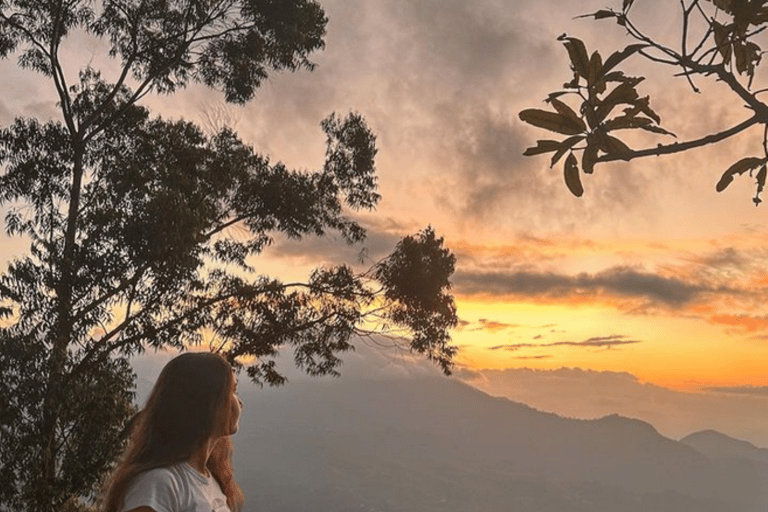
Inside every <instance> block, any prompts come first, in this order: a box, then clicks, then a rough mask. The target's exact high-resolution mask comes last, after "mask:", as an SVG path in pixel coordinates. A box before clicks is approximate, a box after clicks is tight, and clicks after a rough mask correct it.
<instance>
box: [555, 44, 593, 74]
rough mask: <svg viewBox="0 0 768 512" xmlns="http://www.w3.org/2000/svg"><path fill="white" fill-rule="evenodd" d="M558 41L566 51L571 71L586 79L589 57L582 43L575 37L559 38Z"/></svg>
mask: <svg viewBox="0 0 768 512" xmlns="http://www.w3.org/2000/svg"><path fill="white" fill-rule="evenodd" d="M558 39H559V40H560V41H563V44H564V45H565V49H566V50H568V56H569V57H570V58H571V64H572V65H573V69H574V70H575V71H576V72H577V73H578V74H579V75H580V76H581V77H582V78H587V76H588V73H589V55H588V54H587V48H586V47H585V46H584V43H583V42H582V41H581V40H580V39H576V38H575V37H566V36H560V37H558Z"/></svg>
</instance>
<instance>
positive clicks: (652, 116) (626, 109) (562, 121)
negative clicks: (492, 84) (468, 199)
mask: <svg viewBox="0 0 768 512" xmlns="http://www.w3.org/2000/svg"><path fill="white" fill-rule="evenodd" d="M636 4H637V2H635V1H634V0H624V1H623V2H622V7H621V9H619V10H614V9H610V8H608V9H601V10H598V11H596V12H594V13H591V14H587V15H584V16H581V17H589V18H593V19H595V20H611V19H612V20H614V21H615V22H616V23H617V24H618V25H620V26H621V27H623V28H624V29H625V30H626V32H627V34H628V35H629V36H630V37H631V38H633V39H635V40H636V42H635V43H632V44H629V45H627V46H626V47H624V48H622V49H620V50H618V51H615V52H613V53H612V54H611V55H610V56H609V57H608V58H607V59H605V61H604V62H603V61H602V59H601V58H600V54H599V53H598V52H594V53H592V54H591V55H589V54H588V53H587V51H586V49H585V47H584V44H583V43H582V42H581V41H580V40H578V39H576V38H572V37H567V36H562V37H561V38H560V40H561V41H563V44H564V45H565V47H566V50H567V52H568V56H569V60H570V67H571V69H572V71H573V73H574V75H573V79H572V80H571V81H570V82H568V83H567V84H565V86H564V89H563V90H561V91H556V92H554V93H552V94H550V95H549V98H548V99H547V101H548V102H549V103H550V104H551V105H552V106H553V107H554V109H555V112H551V111H546V110H540V109H527V110H524V111H522V112H521V113H520V118H521V119H522V120H523V121H525V122H527V123H529V124H532V125H534V126H536V127H539V128H544V129H546V130H549V131H553V132H555V133H558V134H561V135H566V136H568V137H567V138H565V139H563V140H540V141H538V144H537V146H535V147H532V148H529V149H528V150H527V151H526V152H525V154H526V155H537V154H542V153H550V152H551V153H554V156H553V158H552V160H551V164H552V165H554V164H555V163H556V162H557V161H558V160H559V159H560V158H562V157H563V156H565V155H567V157H566V160H565V165H564V174H565V181H566V184H567V186H568V188H569V190H570V191H571V192H572V193H574V194H575V195H577V196H579V195H581V194H582V193H583V187H582V185H581V178H580V169H579V164H580V166H581V170H582V171H583V172H585V173H591V172H592V170H593V168H594V165H595V164H596V163H599V162H608V161H616V160H624V161H629V160H633V159H636V158H641V157H646V156H659V155H664V154H673V153H680V152H684V151H689V150H692V149H695V148H699V147H703V146H706V145H708V144H714V143H717V142H720V141H723V140H726V139H729V138H731V137H734V136H736V135H739V134H741V133H742V132H745V131H746V130H748V129H749V128H751V127H752V126H755V125H763V127H766V126H768V105H766V104H765V103H763V101H762V100H761V99H760V98H759V94H760V93H761V92H762V91H761V90H757V91H753V90H752V86H753V81H754V80H755V78H756V76H757V75H756V70H757V68H758V67H759V65H760V63H761V59H762V54H763V50H762V46H761V43H760V41H759V40H758V36H759V35H760V34H761V33H762V32H763V31H764V30H765V29H766V27H768V5H767V4H768V2H766V1H765V0H686V1H683V2H680V9H681V14H682V24H681V35H680V45H679V47H677V48H675V47H671V46H668V45H665V44H663V43H662V42H660V41H658V40H656V39H654V38H653V37H651V36H649V35H647V34H646V33H645V32H644V31H643V30H641V29H640V28H639V27H638V26H637V25H635V23H634V22H633V20H632V17H631V16H630V10H631V9H632V8H633V6H636ZM631 55H639V56H641V57H643V58H644V59H646V60H648V61H650V62H652V63H654V64H657V65H667V66H673V67H675V68H677V69H679V70H680V73H679V76H682V77H684V78H685V79H686V80H687V81H688V83H689V84H690V86H691V88H692V89H693V90H694V91H695V92H699V91H700V89H699V88H698V87H697V86H696V80H697V79H709V78H712V77H714V78H715V79H717V80H719V81H721V82H723V83H725V84H726V85H727V86H728V88H730V90H731V91H732V92H733V93H734V95H735V97H736V98H737V99H738V101H740V102H741V103H742V104H744V106H745V107H746V108H747V109H748V110H749V111H751V112H752V116H751V117H749V118H748V119H746V120H744V121H742V122H740V123H738V124H736V125H734V126H731V127H728V128H726V129H723V130H721V131H713V133H709V134H707V135H705V136H703V137H700V138H698V139H692V140H689V141H686V142H680V143H678V142H675V143H672V144H666V145H665V144H657V145H656V146H655V147H653V146H652V147H647V148H644V149H631V148H629V147H628V146H627V145H626V144H625V143H624V142H623V141H622V140H620V139H619V138H617V137H616V136H615V134H613V133H610V132H615V131H617V130H635V131H638V130H640V131H648V132H653V133H658V134H662V135H673V134H672V133H670V132H669V131H667V130H665V129H663V128H662V127H661V126H660V118H659V116H658V115H657V114H656V113H655V112H654V111H653V110H652V109H651V107H650V101H649V98H648V97H640V95H639V94H638V92H637V90H636V86H637V85H638V84H639V83H640V81H642V78H639V77H638V78H634V77H629V76H625V75H624V74H623V73H622V72H621V71H618V70H617V69H616V66H617V65H618V64H620V63H622V62H623V61H624V60H625V59H627V57H629V56H631ZM612 86H613V87H612ZM564 94H569V95H572V96H576V97H578V98H579V99H580V100H581V101H580V105H579V106H578V108H571V107H570V106H568V105H567V104H565V103H564V102H562V101H559V100H558V98H560V97H561V96H562V95H564ZM619 106H621V107H622V108H623V112H622V113H620V114H619V115H613V112H614V111H615V109H616V108H617V107H619ZM766 137H768V131H765V130H764V137H763V145H762V146H763V147H762V153H763V156H744V157H742V158H739V159H738V160H736V162H735V163H734V164H733V165H732V166H730V167H729V168H728V169H726V171H725V172H724V173H723V175H722V178H721V179H720V181H719V182H718V184H717V186H716V190H717V191H718V192H719V191H722V190H724V189H725V188H726V187H727V186H728V184H730V183H731V182H732V181H733V177H734V176H735V175H738V174H743V173H745V172H747V171H749V174H750V175H753V171H757V172H756V174H754V176H753V177H754V178H755V180H756V193H755V196H754V199H753V201H754V202H755V204H759V203H760V202H761V199H760V194H761V192H762V191H763V188H764V184H765V177H764V176H765V173H764V172H763V171H762V165H763V164H764V163H765V161H766V158H768V142H766V141H767V140H768V139H766ZM576 151H581V152H582V153H581V159H580V161H579V159H577V158H576V155H575V154H574V152H576ZM758 169H759V170H758Z"/></svg>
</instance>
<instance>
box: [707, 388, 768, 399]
mask: <svg viewBox="0 0 768 512" xmlns="http://www.w3.org/2000/svg"><path fill="white" fill-rule="evenodd" d="M702 391H709V392H713V393H728V394H733V395H752V396H761V397H768V386H719V387H710V388H703V389H702Z"/></svg>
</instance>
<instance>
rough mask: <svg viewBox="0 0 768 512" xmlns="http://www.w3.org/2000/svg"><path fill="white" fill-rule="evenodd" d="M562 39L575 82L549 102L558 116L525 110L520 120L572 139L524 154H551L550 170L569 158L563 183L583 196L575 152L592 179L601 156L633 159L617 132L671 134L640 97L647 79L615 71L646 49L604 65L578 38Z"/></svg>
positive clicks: (615, 55)
mask: <svg viewBox="0 0 768 512" xmlns="http://www.w3.org/2000/svg"><path fill="white" fill-rule="evenodd" d="M559 39H560V40H561V41H562V42H563V45H564V46H565V48H566V50H567V51H568V56H569V58H570V62H571V70H572V71H573V78H572V79H571V80H570V81H569V82H567V83H565V84H564V85H563V90H561V91H557V92H554V93H552V94H550V95H549V97H548V98H547V100H546V101H547V103H549V104H550V105H551V106H552V107H553V108H554V112H553V111H549V110H541V109H527V110H523V111H522V112H520V114H519V115H520V119H521V120H522V121H524V122H526V123H528V124H531V125H533V126H536V127H538V128H544V129H546V130H549V131H552V132H555V133H558V134H561V135H567V136H568V137H567V138H565V139H563V140H539V141H538V142H537V145H536V146H534V147H531V148H528V149H527V150H526V151H525V153H524V154H525V155H527V156H531V155H539V154H543V153H553V155H552V159H551V161H550V167H552V166H554V165H555V164H556V163H557V162H558V161H559V160H560V159H561V158H562V157H563V156H566V155H567V156H566V159H565V165H564V167H563V174H564V177H565V183H566V185H567V186H568V189H569V190H570V191H571V193H573V194H574V195H575V196H581V195H582V194H583V193H584V188H583V186H582V184H581V177H580V169H579V160H578V159H577V157H576V154H575V153H576V151H579V152H581V170H582V171H583V172H584V173H587V174H591V173H592V172H593V170H594V166H595V164H596V163H597V162H598V161H599V158H600V157H601V156H603V155H605V156H606V157H608V158H613V159H627V158H628V157H629V154H630V152H631V150H630V149H629V147H628V146H627V145H626V144H625V143H624V142H623V141H622V140H621V139H619V138H618V137H617V136H616V133H615V132H617V131H619V130H631V129H639V130H645V131H649V132H654V133H663V134H667V135H673V134H672V133H670V132H668V131H667V130H665V129H663V128H661V127H660V126H659V123H660V122H661V119H660V118H659V116H658V114H656V112H654V111H653V109H651V107H650V99H649V97H648V96H645V97H641V96H640V94H639V93H638V92H637V85H638V84H639V83H640V82H642V80H643V79H642V78H638V77H630V76H626V75H625V74H624V73H623V72H622V71H619V70H616V69H615V68H616V66H617V65H619V64H620V63H621V62H622V61H624V60H625V59H626V58H627V57H629V56H631V55H633V54H634V53H637V52H638V51H640V50H642V49H643V48H645V47H646V46H647V45H644V44H636V45H630V46H628V47H626V48H624V49H623V50H621V51H617V52H614V53H612V54H611V55H610V56H609V57H608V58H607V59H606V60H605V62H603V58H602V56H601V55H600V53H599V52H598V51H594V52H592V54H591V55H590V54H589V53H588V52H587V49H586V47H585V45H584V43H583V42H582V41H581V40H580V39H577V38H575V37H567V36H561V37H560V38H559ZM563 97H574V98H576V100H577V101H578V102H579V105H578V107H577V108H576V109H574V108H572V107H571V106H569V105H568V104H567V103H566V102H564V101H563V100H562V99H561V98H563ZM619 109H620V111H619Z"/></svg>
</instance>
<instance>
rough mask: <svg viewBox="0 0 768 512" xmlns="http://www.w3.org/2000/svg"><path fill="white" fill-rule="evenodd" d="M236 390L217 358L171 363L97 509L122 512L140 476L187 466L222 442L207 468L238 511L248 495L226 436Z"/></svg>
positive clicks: (193, 356)
mask: <svg viewBox="0 0 768 512" xmlns="http://www.w3.org/2000/svg"><path fill="white" fill-rule="evenodd" d="M234 387H235V376H234V374H233V372H232V367H231V366H230V365H229V363H228V362H227V361H226V359H224V358H223V357H222V356H220V355H218V354H214V353H210V352H187V353H184V354H181V355H179V356H177V357H175V358H174V359H172V360H171V361H170V362H169V363H168V364H167V365H166V366H165V368H163V371H162V372H160V376H159V377H158V378H157V382H156V383H155V387H154V388H153V389H152V393H151V394H150V395H149V398H148V399H147V404H146V406H145V407H144V409H143V410H142V411H141V412H139V414H138V415H137V416H136V418H135V419H134V421H133V425H132V426H131V438H130V440H129V442H128V447H127V448H126V450H125V453H124V455H123V458H122V460H121V461H120V463H119V464H118V466H117V467H116V468H115V470H114V472H113V473H112V476H111V477H110V478H109V480H108V481H107V483H106V486H105V492H103V493H102V503H101V506H100V507H99V510H100V511H101V512H118V510H120V507H121V506H122V502H123V498H124V497H125V492H126V490H127V488H128V485H129V484H130V483H131V480H133V479H134V478H135V477H136V476H137V475H138V474H139V473H142V472H144V471H148V470H150V469H155V468H159V467H166V466H171V465H173V464H178V463H180V462H183V461H186V460H188V459H189V458H190V457H191V456H192V455H193V454H194V453H195V452H197V450H199V449H200V448H201V447H202V446H203V445H204V444H205V443H206V442H207V441H208V440H209V439H211V438H216V437H219V439H218V441H217V442H216V444H215V446H214V448H213V451H212V452H211V455H210V457H209V458H208V461H207V464H206V466H207V468H208V470H209V471H210V472H211V474H212V475H213V477H214V478H215V479H216V481H217V482H218V483H219V485H220V486H221V490H222V491H223V492H224V494H225V495H226V497H227V505H228V506H229V508H230V509H231V510H233V512H239V511H240V510H241V509H242V506H243V501H244V496H243V491H242V490H241V489H240V486H239V485H237V483H236V482H235V479H234V472H233V469H232V440H231V439H230V437H229V436H226V435H225V434H226V433H227V431H226V429H227V425H229V424H230V422H231V418H230V414H231V410H230V396H231V393H232V391H233V389H234Z"/></svg>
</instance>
